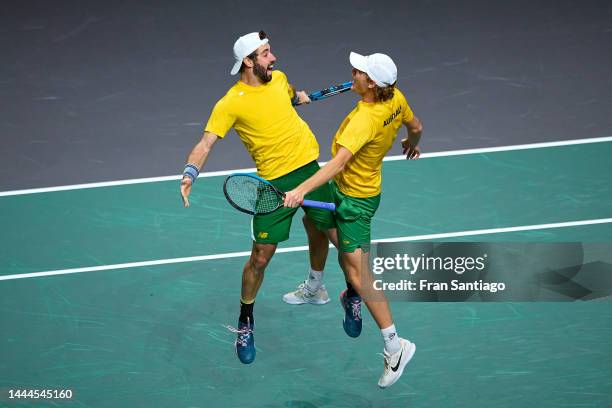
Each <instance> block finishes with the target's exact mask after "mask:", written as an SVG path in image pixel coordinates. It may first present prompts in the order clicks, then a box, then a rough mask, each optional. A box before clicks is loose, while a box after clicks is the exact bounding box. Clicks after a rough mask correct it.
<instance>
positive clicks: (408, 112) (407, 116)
mask: <svg viewBox="0 0 612 408" xmlns="http://www.w3.org/2000/svg"><path fill="white" fill-rule="evenodd" d="M395 91H396V92H397V93H398V94H399V95H398V96H399V97H401V104H402V112H404V114H403V115H402V122H403V123H404V125H405V124H407V123H408V122H410V121H411V120H412V119H414V113H412V109H410V105H408V101H406V97H405V96H404V94H403V93H401V92H400V90H399V89H397V88H396V89H395Z"/></svg>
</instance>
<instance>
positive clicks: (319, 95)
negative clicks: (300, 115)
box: [294, 81, 353, 106]
mask: <svg viewBox="0 0 612 408" xmlns="http://www.w3.org/2000/svg"><path fill="white" fill-rule="evenodd" d="M351 86H353V82H352V81H348V82H343V83H341V84H340V85H335V86H330V87H329V88H325V89H321V90H320V91H316V92H313V93H311V94H309V95H308V97H309V98H310V100H311V101H319V100H321V99H325V98H329V97H330V96H334V95H338V94H341V93H343V92H346V91H350V90H351ZM294 106H295V104H294Z"/></svg>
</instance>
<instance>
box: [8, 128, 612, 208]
mask: <svg viewBox="0 0 612 408" xmlns="http://www.w3.org/2000/svg"><path fill="white" fill-rule="evenodd" d="M602 142H612V136H606V137H595V138H590V139H575V140H562V141H557V142H545V143H530V144H522V145H512V146H500V147H483V148H478V149H464V150H449V151H445V152H434V153H423V154H422V155H421V158H422V159H428V158H434V157H450V156H461V155H467V154H482V153H497V152H509V151H514V150H527V149H542V148H546V147H561V146H572V145H581V144H589V143H602ZM404 159H405V156H403V155H399V156H387V157H385V158H384V159H383V161H397V160H404ZM325 163H326V162H320V164H321V165H324V164H325ZM255 171H256V169H255V168H249V169H235V170H222V171H211V172H202V173H200V177H216V176H227V175H229V174H232V173H254V172H255ZM180 178H182V175H175V176H163V177H149V178H140V179H130V180H117V181H103V182H99V183H87V184H74V185H69V186H57V187H43V188H31V189H26V190H13V191H1V192H0V197H8V196H16V195H24V194H36V193H51V192H55V191H68V190H82V189H87V188H98V187H113V186H124V185H128V184H144V183H156V182H158V181H171V180H179V179H180Z"/></svg>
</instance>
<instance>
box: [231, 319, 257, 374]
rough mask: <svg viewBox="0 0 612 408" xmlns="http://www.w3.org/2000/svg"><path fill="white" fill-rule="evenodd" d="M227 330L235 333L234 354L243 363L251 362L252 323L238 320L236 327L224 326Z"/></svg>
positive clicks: (252, 348) (253, 353) (253, 342)
mask: <svg viewBox="0 0 612 408" xmlns="http://www.w3.org/2000/svg"><path fill="white" fill-rule="evenodd" d="M226 327H227V328H228V330H230V331H231V332H233V333H236V334H237V335H238V336H237V337H236V355H237V356H238V359H239V360H240V362H241V363H243V364H251V363H252V362H253V360H255V335H254V334H253V330H254V325H252V324H251V323H250V322H249V323H244V322H241V321H238V329H235V328H233V327H231V326H226Z"/></svg>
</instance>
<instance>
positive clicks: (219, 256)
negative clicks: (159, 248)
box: [0, 218, 612, 281]
mask: <svg viewBox="0 0 612 408" xmlns="http://www.w3.org/2000/svg"><path fill="white" fill-rule="evenodd" d="M609 223H612V218H600V219H596V220H583V221H569V222H558V223H552V224H537V225H523V226H518V227H506V228H491V229H480V230H472V231H459V232H447V233H442V234H429V235H414V236H407V237H398V238H385V239H375V240H373V241H372V242H373V243H379V242H409V241H420V240H431V239H440V238H454V237H466V236H473V235H485V234H500V233H504V232H518V231H533V230H540V229H552V228H566V227H577V226H584V225H596V224H609ZM331 247H332V246H331V245H330V248H331ZM307 250H308V246H297V247H289V248H279V249H278V250H277V251H276V252H277V253H287V252H300V251H307ZM250 254H251V252H250V251H244V252H229V253H225V254H214V255H203V256H192V257H188V258H174V259H159V260H154V261H143V262H130V263H122V264H115V265H102V266H89V267H85V268H73V269H60V270H55V271H45V272H33V273H22V274H17V275H5V276H0V281H3V280H16V279H26V278H37V277H43V276H54V275H68V274H73V273H84V272H96V271H107V270H115V269H128V268H139V267H143V266H156V265H169V264H177V263H185V262H197V261H210V260H213V259H229V258H241V257H247V256H249V255H250Z"/></svg>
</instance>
